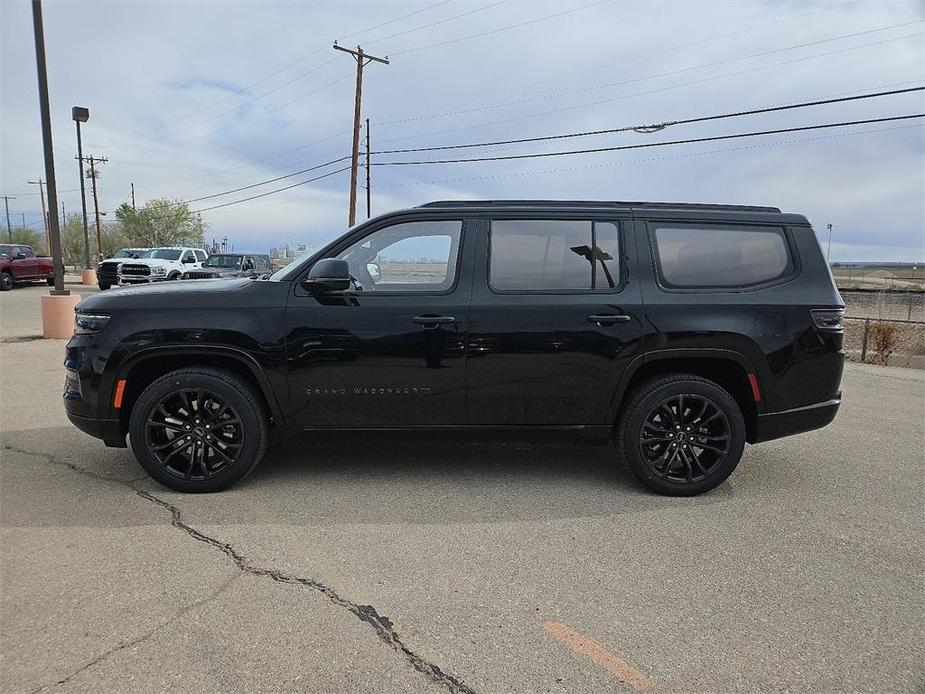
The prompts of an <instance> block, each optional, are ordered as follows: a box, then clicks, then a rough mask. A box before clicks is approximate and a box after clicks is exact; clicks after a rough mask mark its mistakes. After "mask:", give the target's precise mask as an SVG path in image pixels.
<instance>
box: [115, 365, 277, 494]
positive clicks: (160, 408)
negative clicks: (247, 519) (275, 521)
mask: <svg viewBox="0 0 925 694" xmlns="http://www.w3.org/2000/svg"><path fill="white" fill-rule="evenodd" d="M165 413H166V414H165ZM167 415H169V416H167ZM187 415H189V416H187ZM232 420H233V421H232ZM268 422H269V419H268V417H267V413H266V410H265V408H264V406H263V404H262V403H261V400H260V397H259V396H258V395H257V393H256V391H255V390H254V389H253V387H251V386H250V385H249V384H248V383H246V382H245V381H243V380H242V379H241V378H240V377H238V376H237V375H235V374H233V373H231V372H229V371H224V370H222V369H212V368H206V367H202V368H189V369H180V370H178V371H173V372H171V373H169V374H166V375H165V376H162V377H161V378H159V379H157V380H156V381H154V382H153V383H152V384H151V385H149V386H148V387H147V388H145V390H144V392H142V394H141V395H140V396H139V398H138V400H137V401H136V402H135V406H134V407H133V408H132V413H131V418H130V420H129V438H130V442H131V447H132V452H133V453H134V454H135V458H136V459H137V460H138V462H139V463H140V464H141V467H142V468H144V470H145V472H147V473H148V474H149V475H150V476H151V477H153V478H154V479H155V480H157V481H158V482H160V483H161V484H163V485H164V486H165V487H169V488H170V489H173V490H175V491H178V492H218V491H221V490H223V489H227V488H228V487H230V486H231V485H233V484H235V483H236V482H238V481H239V480H241V479H243V478H244V477H245V476H246V475H247V474H248V473H250V471H251V470H253V469H254V468H255V467H256V466H257V463H259V462H260V460H261V459H262V458H263V456H264V454H265V453H266V450H267V444H268V441H269V423H268ZM213 426H214V428H213ZM186 432H188V433H186ZM185 441H191V443H189V444H187V443H185Z"/></svg>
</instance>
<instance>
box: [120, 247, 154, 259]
mask: <svg viewBox="0 0 925 694" xmlns="http://www.w3.org/2000/svg"><path fill="white" fill-rule="evenodd" d="M150 256H151V251H150V250H148V249H140V248H123V249H122V250H121V251H116V253H115V255H113V256H112V257H113V258H149V257H150Z"/></svg>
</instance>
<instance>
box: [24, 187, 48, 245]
mask: <svg viewBox="0 0 925 694" xmlns="http://www.w3.org/2000/svg"><path fill="white" fill-rule="evenodd" d="M29 183H30V184H31V185H34V186H35V185H37V186H38V187H39V195H40V196H41V198H42V223H43V224H44V225H45V248H46V250H47V252H48V253H51V239H50V237H49V235H48V210H47V209H45V181H43V180H42V179H41V178H40V179H39V180H37V181H29Z"/></svg>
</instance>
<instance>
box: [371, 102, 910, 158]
mask: <svg viewBox="0 0 925 694" xmlns="http://www.w3.org/2000/svg"><path fill="white" fill-rule="evenodd" d="M923 90H925V87H909V88H907V89H893V90H890V91H883V92H875V93H873V94H861V95H858V96H845V97H840V98H833V99H820V100H816V101H803V102H800V103H796V104H788V105H785V106H769V107H767V108H756V109H751V110H748V111H734V112H732V113H722V114H718V115H713V116H700V117H698V118H685V119H682V120H672V121H664V122H661V123H657V124H654V125H630V126H624V127H620V128H607V129H603V130H586V131H584V132H576V133H560V134H557V135H545V136H541V137H523V138H518V139H515V140H494V141H491V142H471V143H467V144H462V145H439V146H435V147H413V148H406V149H387V150H381V151H378V152H372V154H405V153H410V152H434V151H438V150H447V149H470V148H475V147H497V146H500V145H513V144H521V143H525V142H545V141H548V140H564V139H570V138H576V137H591V136H594V135H609V134H613V133H620V132H630V131H634V132H639V133H643V134H649V133H651V132H657V131H659V130H664V129H665V128H668V127H672V126H675V125H688V124H690V123H703V122H706V121H712V120H722V119H725V118H738V117H741V116H753V115H757V114H760V113H773V112H776V111H789V110H792V109H798V108H809V107H812V106H823V105H828V104H838V103H844V102H848V101H860V100H863V99H874V98H878V97H882V96H893V95H896V94H908V93H910V92H920V91H923Z"/></svg>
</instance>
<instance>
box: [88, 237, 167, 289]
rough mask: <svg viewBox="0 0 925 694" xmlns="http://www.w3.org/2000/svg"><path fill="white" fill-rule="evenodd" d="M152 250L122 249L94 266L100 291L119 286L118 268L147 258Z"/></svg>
mask: <svg viewBox="0 0 925 694" xmlns="http://www.w3.org/2000/svg"><path fill="white" fill-rule="evenodd" d="M153 250H154V249H153V248H122V249H121V250H118V251H116V252H115V253H114V254H113V255H112V256H111V257H109V258H107V259H106V260H104V261H103V262H101V263H99V264H98V265H97V266H96V283H97V284H98V285H99V288H100V291H105V290H107V289H109V288H110V287H112V286H113V285H118V284H119V268H120V267H121V266H122V263H124V262H126V261H128V260H138V259H139V258H147V257H148V255H149V254H150V253H151V252H152V251H153Z"/></svg>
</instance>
